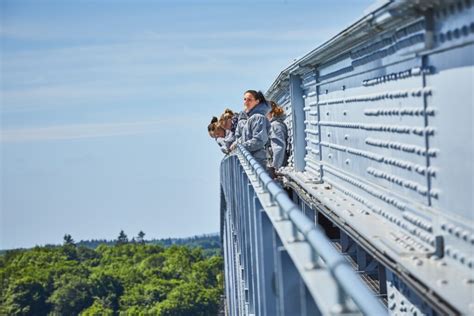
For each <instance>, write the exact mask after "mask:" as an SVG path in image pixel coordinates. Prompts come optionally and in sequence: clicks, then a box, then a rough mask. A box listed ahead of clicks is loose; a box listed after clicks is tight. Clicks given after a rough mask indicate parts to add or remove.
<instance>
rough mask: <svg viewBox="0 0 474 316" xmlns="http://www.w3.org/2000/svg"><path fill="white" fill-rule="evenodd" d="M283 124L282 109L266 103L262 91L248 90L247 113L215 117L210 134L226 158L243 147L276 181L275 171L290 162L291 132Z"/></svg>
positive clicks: (276, 105)
mask: <svg viewBox="0 0 474 316" xmlns="http://www.w3.org/2000/svg"><path fill="white" fill-rule="evenodd" d="M284 120H285V112H284V110H283V108H282V107H280V106H279V105H278V104H276V103H275V102H273V101H267V100H266V99H265V96H264V95H263V93H262V92H261V91H255V90H247V91H245V93H244V110H243V111H241V112H239V113H235V112H233V111H232V110H230V109H226V110H225V111H224V113H223V114H222V115H221V116H220V118H217V117H215V116H214V117H213V118H212V119H211V123H210V124H209V125H208V132H209V136H211V137H212V138H214V139H215V140H216V141H217V143H218V145H219V146H220V147H221V150H222V151H223V152H224V153H225V154H229V153H231V152H232V151H233V150H234V149H235V148H236V147H237V144H241V145H242V146H243V147H244V148H245V149H247V150H248V151H249V152H250V153H251V154H252V156H253V157H254V158H255V159H256V160H257V161H258V162H259V163H260V164H261V165H262V166H263V167H266V168H267V170H268V171H269V173H270V175H271V176H272V177H273V178H275V177H276V171H277V170H278V169H280V168H281V167H283V166H285V165H286V163H287V160H288V157H287V156H288V154H287V150H286V148H287V139H288V128H287V126H286V124H285V122H284Z"/></svg>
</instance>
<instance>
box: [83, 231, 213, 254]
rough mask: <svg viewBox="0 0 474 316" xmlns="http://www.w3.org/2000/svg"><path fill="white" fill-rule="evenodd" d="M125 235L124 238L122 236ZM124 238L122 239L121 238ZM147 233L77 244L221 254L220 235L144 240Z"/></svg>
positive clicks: (93, 247) (95, 246) (90, 246)
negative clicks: (183, 248)
mask: <svg viewBox="0 0 474 316" xmlns="http://www.w3.org/2000/svg"><path fill="white" fill-rule="evenodd" d="M122 234H123V236H122ZM121 236H122V238H121ZM144 236H145V233H143V232H142V231H140V232H139V233H138V235H137V236H136V237H132V238H131V239H129V238H128V237H127V235H126V234H125V233H124V232H123V231H121V232H120V234H119V236H118V238H117V239H116V240H106V239H91V240H81V241H79V242H77V245H78V246H85V247H88V248H92V249H95V248H97V247H98V246H99V245H103V244H105V245H109V246H113V245H115V244H116V243H117V242H121V240H122V241H123V240H125V242H130V243H137V242H138V243H145V244H147V245H161V246H163V247H169V246H172V245H181V246H188V247H191V248H196V247H200V248H202V249H203V250H204V253H205V255H206V256H212V255H218V254H219V253H220V247H221V241H220V237H219V235H218V234H208V235H200V236H193V237H188V238H162V239H155V238H153V239H149V240H146V239H145V238H144Z"/></svg>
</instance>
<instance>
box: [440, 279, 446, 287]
mask: <svg viewBox="0 0 474 316" xmlns="http://www.w3.org/2000/svg"><path fill="white" fill-rule="evenodd" d="M446 284H448V280H438V286H443V285H446Z"/></svg>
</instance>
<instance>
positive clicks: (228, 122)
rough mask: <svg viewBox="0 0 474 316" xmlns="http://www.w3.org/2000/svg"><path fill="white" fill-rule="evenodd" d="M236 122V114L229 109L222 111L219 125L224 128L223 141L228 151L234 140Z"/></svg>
mask: <svg viewBox="0 0 474 316" xmlns="http://www.w3.org/2000/svg"><path fill="white" fill-rule="evenodd" d="M237 124H238V115H237V114H235V113H234V112H233V111H232V110H231V109H225V110H224V113H223V114H222V115H221V117H220V118H219V126H220V127H222V128H223V129H224V130H225V137H224V143H225V145H226V147H227V149H229V151H230V146H232V144H233V143H234V142H235V140H236V135H235V133H236V129H237Z"/></svg>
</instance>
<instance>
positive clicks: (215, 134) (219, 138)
mask: <svg viewBox="0 0 474 316" xmlns="http://www.w3.org/2000/svg"><path fill="white" fill-rule="evenodd" d="M207 132H208V133H209V136H211V137H212V138H214V139H215V140H216V143H217V144H218V145H219V147H220V149H221V151H222V152H223V153H224V154H228V153H229V147H228V146H227V144H226V142H225V141H224V138H225V135H226V132H225V129H223V128H222V127H221V126H219V120H218V119H217V117H215V116H213V117H212V119H211V123H209V125H208V126H207Z"/></svg>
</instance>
